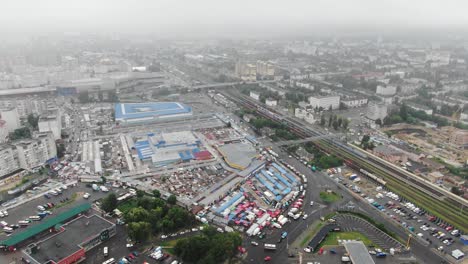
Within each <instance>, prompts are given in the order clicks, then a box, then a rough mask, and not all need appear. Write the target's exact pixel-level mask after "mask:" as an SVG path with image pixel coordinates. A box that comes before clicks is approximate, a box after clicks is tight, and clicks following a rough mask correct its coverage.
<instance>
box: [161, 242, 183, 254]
mask: <svg viewBox="0 0 468 264" xmlns="http://www.w3.org/2000/svg"><path fill="white" fill-rule="evenodd" d="M177 241H179V239H173V240H169V241H164V242H162V243H161V247H163V248H164V250H166V251H167V252H168V253H169V254H171V255H174V247H175V245H176V244H177Z"/></svg>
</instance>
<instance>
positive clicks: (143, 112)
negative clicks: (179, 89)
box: [114, 102, 192, 125]
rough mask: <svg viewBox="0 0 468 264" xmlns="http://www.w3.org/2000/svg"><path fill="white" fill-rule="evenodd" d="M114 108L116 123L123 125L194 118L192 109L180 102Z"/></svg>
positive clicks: (135, 104) (125, 104) (127, 104)
mask: <svg viewBox="0 0 468 264" xmlns="http://www.w3.org/2000/svg"><path fill="white" fill-rule="evenodd" d="M114 108H115V121H116V122H119V123H120V124H123V125H131V124H141V123H150V122H157V121H162V120H164V121H165V120H170V119H180V118H185V117H190V116H192V107H190V106H187V105H185V104H182V103H178V102H148V103H118V104H115V106H114Z"/></svg>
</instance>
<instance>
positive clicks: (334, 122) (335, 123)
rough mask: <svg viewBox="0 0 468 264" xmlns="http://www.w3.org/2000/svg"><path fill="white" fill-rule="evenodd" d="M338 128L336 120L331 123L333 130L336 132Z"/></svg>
mask: <svg viewBox="0 0 468 264" xmlns="http://www.w3.org/2000/svg"><path fill="white" fill-rule="evenodd" d="M338 127H339V125H338V121H336V120H335V121H333V129H335V130H338Z"/></svg>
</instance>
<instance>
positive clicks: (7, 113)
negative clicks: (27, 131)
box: [0, 107, 21, 132]
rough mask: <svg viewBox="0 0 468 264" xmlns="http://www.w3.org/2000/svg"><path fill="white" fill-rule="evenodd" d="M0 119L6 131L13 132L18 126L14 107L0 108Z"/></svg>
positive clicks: (16, 112)
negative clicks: (3, 122)
mask: <svg viewBox="0 0 468 264" xmlns="http://www.w3.org/2000/svg"><path fill="white" fill-rule="evenodd" d="M0 120H3V121H5V126H6V128H7V130H8V132H13V131H15V129H18V128H19V127H20V125H21V124H20V119H19V115H18V111H17V110H16V108H15V107H10V108H6V109H3V110H0Z"/></svg>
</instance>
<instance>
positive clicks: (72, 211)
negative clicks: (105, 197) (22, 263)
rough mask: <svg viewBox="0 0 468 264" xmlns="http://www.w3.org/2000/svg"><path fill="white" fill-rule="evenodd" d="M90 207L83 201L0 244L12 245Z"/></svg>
mask: <svg viewBox="0 0 468 264" xmlns="http://www.w3.org/2000/svg"><path fill="white" fill-rule="evenodd" d="M90 208H91V204H90V203H85V204H81V205H78V206H76V207H73V208H71V209H70V210H68V211H66V212H64V213H61V214H59V215H57V216H56V217H52V218H49V219H47V220H44V221H43V222H42V223H40V224H38V225H34V226H32V227H29V228H27V229H26V230H24V231H23V232H21V233H18V234H15V235H13V236H11V237H10V238H8V239H6V240H4V241H2V242H1V243H0V245H5V246H14V245H16V244H18V243H20V242H23V241H24V240H26V239H28V238H31V237H33V236H35V235H37V234H39V233H41V232H44V231H45V230H47V229H49V228H51V227H54V226H55V225H57V224H60V223H63V222H65V221H66V220H68V219H70V218H72V217H74V216H76V215H78V214H80V213H82V212H84V211H87V210H89V209H90Z"/></svg>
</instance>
